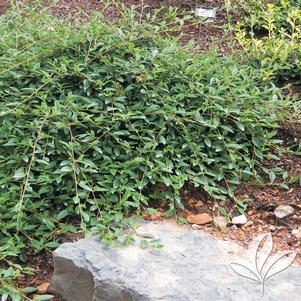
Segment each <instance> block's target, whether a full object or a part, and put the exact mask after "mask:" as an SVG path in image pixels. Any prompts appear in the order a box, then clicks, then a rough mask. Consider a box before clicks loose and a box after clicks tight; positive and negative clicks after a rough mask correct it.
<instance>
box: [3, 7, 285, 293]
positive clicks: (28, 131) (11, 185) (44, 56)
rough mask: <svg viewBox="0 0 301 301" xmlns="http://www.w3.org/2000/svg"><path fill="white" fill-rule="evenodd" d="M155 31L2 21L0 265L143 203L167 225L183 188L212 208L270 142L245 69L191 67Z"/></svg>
mask: <svg viewBox="0 0 301 301" xmlns="http://www.w3.org/2000/svg"><path fill="white" fill-rule="evenodd" d="M161 30H162V28H160V26H153V25H150V24H147V23H144V22H143V21H141V20H140V22H137V21H136V19H135V18H131V16H129V17H128V19H123V20H122V21H120V23H118V24H112V23H110V22H109V21H107V20H105V19H104V18H102V17H101V16H95V17H93V18H92V19H91V21H89V22H86V23H85V24H83V23H77V22H75V21H73V22H72V23H71V22H69V21H62V20H57V19H55V18H53V17H50V16H47V15H45V14H43V13H33V12H29V13H26V12H24V11H23V12H21V13H19V12H12V13H10V14H9V13H8V14H7V15H5V16H2V17H1V19H0V104H1V109H0V210H1V214H0V227H1V230H0V243H1V245H4V244H8V243H9V245H10V249H11V250H12V251H10V252H8V253H6V254H8V255H4V256H3V258H5V257H7V256H20V259H22V256H23V254H22V252H21V250H22V248H24V246H25V245H27V246H28V245H30V246H31V247H34V248H35V249H36V250H38V251H39V250H41V249H43V248H52V247H56V246H57V243H55V242H53V241H52V240H53V239H52V237H53V235H54V234H56V237H57V235H58V234H59V233H63V232H66V231H76V229H75V228H74V226H72V225H68V221H70V220H72V219H73V221H74V219H75V220H77V218H78V220H79V221H80V225H81V227H82V229H83V230H85V229H86V226H87V225H89V227H92V228H97V229H98V231H100V232H104V231H106V232H105V233H107V235H106V236H105V237H106V239H112V238H114V237H115V236H116V235H118V233H119V231H118V227H117V226H116V225H118V226H120V225H121V223H127V219H126V217H127V216H128V214H129V213H130V212H134V211H135V212H139V211H140V210H141V208H143V207H146V206H147V204H148V201H149V200H151V199H152V200H155V201H156V200H159V199H165V200H168V203H169V208H168V211H167V212H166V214H167V216H170V215H173V214H175V212H176V209H177V208H183V204H182V203H181V199H180V190H181V188H182V187H183V185H184V183H185V182H190V183H191V184H193V185H194V186H201V187H202V188H203V189H204V190H205V191H206V192H207V193H208V194H209V195H211V196H212V197H215V198H216V199H223V198H227V197H229V196H233V194H234V189H235V186H236V185H237V184H239V183H240V182H241V181H243V180H246V179H248V178H249V177H251V176H256V171H255V168H256V167H257V166H258V165H260V162H261V161H262V160H263V158H264V156H265V155H266V154H268V153H269V151H270V149H271V147H272V146H273V145H274V144H275V143H276V142H277V141H276V140H273V139H274V138H273V137H274V135H275V132H276V131H275V128H276V127H277V120H278V118H279V117H278V116H279V115H278V114H277V112H278V110H279V109H281V107H283V106H285V105H286V101H285V100H284V99H282V97H281V94H280V90H279V89H278V88H276V87H275V86H274V85H272V84H270V83H268V82H264V81H263V74H262V73H261V71H260V69H256V68H254V67H253V66H251V65H249V64H248V63H245V62H244V61H243V59H242V58H240V57H235V56H225V57H219V56H217V55H216V54H215V53H206V54H202V55H194V56H193V55H191V54H190V52H189V51H191V49H189V48H188V47H187V48H182V47H180V46H178V44H177V43H176V42H175V41H173V40H171V39H166V38H163V37H162V36H161V35H160V33H161ZM154 184H163V185H164V187H165V189H164V190H163V191H160V192H158V191H157V192H156V191H154V190H153V189H150V188H151V187H152V186H153V185H154ZM114 225H115V226H116V227H115V226H114ZM2 254H4V253H2ZM3 258H2V259H3ZM2 293H3V292H2Z"/></svg>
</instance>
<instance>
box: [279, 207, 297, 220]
mask: <svg viewBox="0 0 301 301" xmlns="http://www.w3.org/2000/svg"><path fill="white" fill-rule="evenodd" d="M294 212H295V210H294V208H293V207H292V206H289V205H280V206H278V207H277V208H276V209H275V210H274V214H275V216H276V217H278V218H284V217H286V216H289V215H291V214H293V213H294Z"/></svg>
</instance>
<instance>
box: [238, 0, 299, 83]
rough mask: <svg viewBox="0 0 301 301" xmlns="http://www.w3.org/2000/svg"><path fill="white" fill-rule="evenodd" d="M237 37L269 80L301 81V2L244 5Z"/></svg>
mask: <svg viewBox="0 0 301 301" xmlns="http://www.w3.org/2000/svg"><path fill="white" fill-rule="evenodd" d="M240 8H243V10H244V13H245V17H243V19H242V20H241V21H240V22H239V24H238V29H237V37H238V40H239V41H240V43H241V45H242V46H243V48H244V49H245V50H246V51H247V52H248V54H249V55H250V56H251V57H252V58H253V59H254V63H256V64H257V65H258V66H260V67H262V68H263V69H264V70H265V78H266V79H271V78H272V79H277V80H281V81H283V80H292V79H295V80H300V72H301V47H300V45H301V1H300V0H275V1H272V2H271V1H265V0H248V1H244V0H243V1H240Z"/></svg>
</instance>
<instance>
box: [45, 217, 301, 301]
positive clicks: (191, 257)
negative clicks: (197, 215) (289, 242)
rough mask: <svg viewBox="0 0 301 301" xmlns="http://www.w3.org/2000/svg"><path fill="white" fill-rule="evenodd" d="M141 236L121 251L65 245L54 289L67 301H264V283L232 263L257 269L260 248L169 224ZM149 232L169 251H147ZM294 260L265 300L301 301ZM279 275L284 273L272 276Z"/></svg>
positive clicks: (91, 243) (58, 255)
mask: <svg viewBox="0 0 301 301" xmlns="http://www.w3.org/2000/svg"><path fill="white" fill-rule="evenodd" d="M136 232H137V233H138V235H139V236H134V237H135V240H136V244H133V245H130V246H127V247H124V248H121V249H116V248H108V247H107V246H104V245H102V244H100V243H99V239H97V238H93V237H90V238H86V239H84V240H80V241H77V242H76V243H71V244H64V245H62V246H60V247H59V248H58V249H57V250H56V251H55V252H54V260H55V272H54V276H53V279H52V283H51V288H50V290H54V291H56V292H59V293H60V294H62V295H63V296H64V297H65V298H66V299H67V300H68V301H73V300H77V301H88V300H93V301H130V300H136V301H146V300H147V301H159V300H160V301H196V300H199V301H205V300H216V301H236V300H237V301H238V300H239V301H240V300H248V301H255V300H258V299H259V298H260V294H261V285H260V284H259V283H256V282H255V281H250V280H249V279H245V278H243V277H241V276H239V275H237V274H236V273H235V272H234V271H233V270H231V268H232V269H234V270H235V267H236V268H237V265H235V264H233V262H234V263H237V264H243V265H245V266H246V267H248V268H250V269H254V270H255V269H256V266H255V263H254V261H253V255H254V254H255V253H254V254H253V252H254V251H255V249H256V248H254V249H253V248H250V250H248V252H244V250H242V249H243V248H240V247H239V246H238V245H236V244H233V243H231V242H225V241H221V240H218V239H216V238H214V237H212V236H211V235H208V234H205V233H203V232H200V231H193V230H191V229H185V228H184V227H180V226H178V225H176V224H170V223H166V222H159V223H158V222H157V223H154V222H150V223H146V224H143V225H142V226H140V227H139V228H138V229H136ZM145 233H147V234H148V235H152V236H153V237H154V238H158V237H159V238H160V242H161V243H162V244H163V245H164V246H163V247H162V248H154V247H151V246H148V247H145V248H142V247H141V246H140V245H141V241H142V238H140V237H141V236H143V235H145ZM139 241H140V242H139ZM256 246H257V243H255V244H254V247H256ZM263 250H265V249H264V248H263ZM258 254H259V256H258V266H259V268H261V264H260V263H261V261H262V259H263V258H265V256H264V255H265V252H263V253H261V249H259V252H258ZM260 255H262V256H260ZM278 256H280V255H278ZM278 256H277V257H275V258H278ZM293 256H294V255H293ZM293 256H292V257H287V259H283V261H282V264H283V265H281V267H286V266H288V268H287V269H286V270H285V271H281V270H279V266H278V267H276V266H274V268H275V269H274V270H273V272H272V273H271V274H270V275H269V276H271V278H270V279H269V280H268V281H266V283H265V291H264V296H263V297H262V298H261V300H264V301H270V300H276V299H277V300H281V299H284V298H288V299H289V300H292V301H298V300H299V299H300V294H301V286H300V282H299V279H300V277H301V267H300V266H295V265H290V264H291V261H292V259H293ZM275 258H274V260H275ZM272 262H273V260H272V259H271V260H270V261H267V265H266V266H264V268H263V271H264V273H265V272H266V271H268V269H269V266H271V263H272ZM279 262H280V261H279ZM231 263H232V264H231ZM236 271H237V270H236ZM271 271H272V270H271ZM277 271H278V272H280V271H281V272H280V273H278V274H275V275H273V274H274V273H276V272H277ZM192 283H193V285H192Z"/></svg>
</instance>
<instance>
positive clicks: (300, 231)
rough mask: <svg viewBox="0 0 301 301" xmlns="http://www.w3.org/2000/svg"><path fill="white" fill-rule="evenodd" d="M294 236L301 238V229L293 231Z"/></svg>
mask: <svg viewBox="0 0 301 301" xmlns="http://www.w3.org/2000/svg"><path fill="white" fill-rule="evenodd" d="M292 234H293V235H295V236H296V237H297V238H301V227H299V228H298V229H293V230H292Z"/></svg>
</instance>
